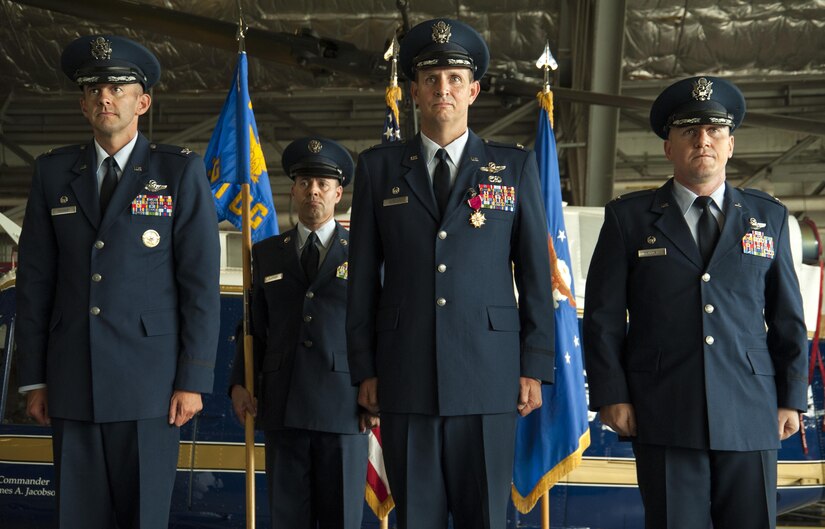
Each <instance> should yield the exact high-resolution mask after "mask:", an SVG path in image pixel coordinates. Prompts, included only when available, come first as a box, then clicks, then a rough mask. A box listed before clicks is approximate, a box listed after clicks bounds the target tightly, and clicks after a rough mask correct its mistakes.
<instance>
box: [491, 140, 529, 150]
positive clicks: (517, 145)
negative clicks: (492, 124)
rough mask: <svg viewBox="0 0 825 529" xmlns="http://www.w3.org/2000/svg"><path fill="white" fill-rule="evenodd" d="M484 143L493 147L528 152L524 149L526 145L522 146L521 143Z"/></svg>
mask: <svg viewBox="0 0 825 529" xmlns="http://www.w3.org/2000/svg"><path fill="white" fill-rule="evenodd" d="M484 143H485V144H487V145H489V146H491V147H506V148H508V149H517V150H519V151H524V150H526V149H525V148H524V145H522V144H520V143H501V142H498V141H493V140H484Z"/></svg>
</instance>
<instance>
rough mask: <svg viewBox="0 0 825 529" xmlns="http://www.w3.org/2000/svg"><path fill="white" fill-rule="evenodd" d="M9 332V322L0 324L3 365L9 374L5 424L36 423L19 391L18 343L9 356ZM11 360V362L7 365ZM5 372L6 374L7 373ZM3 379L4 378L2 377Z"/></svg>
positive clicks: (4, 414)
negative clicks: (29, 414) (27, 410)
mask: <svg viewBox="0 0 825 529" xmlns="http://www.w3.org/2000/svg"><path fill="white" fill-rule="evenodd" d="M7 332H8V324H5V323H4V324H3V325H0V347H2V358H3V362H2V364H0V365H2V366H3V367H4V368H5V373H7V374H8V378H7V379H6V382H7V383H6V385H5V386H2V385H0V387H4V388H5V391H6V399H5V400H6V402H5V405H6V406H5V411H4V413H3V424H35V422H34V420H33V419H31V418H30V417H28V416H27V415H26V397H25V396H24V395H21V394H20V393H19V392H18V391H17V359H16V357H15V356H16V355H15V352H16V351H17V344H16V343H15V344H13V345H12V350H11V358H9V351H8V348H7V345H8V344H7V343H6V334H7ZM9 360H11V364H10V365H7V364H8V362H9ZM5 373H4V374H5ZM0 381H2V379H0Z"/></svg>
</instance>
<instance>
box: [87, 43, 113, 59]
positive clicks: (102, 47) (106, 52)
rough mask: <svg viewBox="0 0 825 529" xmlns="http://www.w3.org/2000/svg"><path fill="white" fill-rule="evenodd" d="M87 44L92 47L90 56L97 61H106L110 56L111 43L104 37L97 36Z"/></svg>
mask: <svg viewBox="0 0 825 529" xmlns="http://www.w3.org/2000/svg"><path fill="white" fill-rule="evenodd" d="M89 44H90V45H91V47H92V57H94V58H95V59H97V60H98V61H108V60H109V59H111V58H112V43H111V42H109V41H108V40H106V39H105V38H104V37H98V38H96V39H95V40H93V41H92V42H90V43H89Z"/></svg>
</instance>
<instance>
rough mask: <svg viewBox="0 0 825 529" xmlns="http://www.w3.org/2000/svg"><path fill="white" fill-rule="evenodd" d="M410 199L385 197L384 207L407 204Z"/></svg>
mask: <svg viewBox="0 0 825 529" xmlns="http://www.w3.org/2000/svg"><path fill="white" fill-rule="evenodd" d="M409 201H410V199H409V197H398V198H387V199H384V207H387V206H397V205H399V204H406V203H407V202H409Z"/></svg>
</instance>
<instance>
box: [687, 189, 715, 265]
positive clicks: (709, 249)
mask: <svg viewBox="0 0 825 529" xmlns="http://www.w3.org/2000/svg"><path fill="white" fill-rule="evenodd" d="M712 202H713V199H712V198H710V197H696V200H694V201H693V205H695V206H696V207H697V208H700V209H701V210H702V215H700V216H699V223H698V224H697V225H696V235H697V242H698V243H699V252H700V253H701V254H702V259H704V260H705V264H707V263H708V261H710V256H711V255H712V254H713V249H714V248H715V247H716V241H717V240H718V239H719V223H718V222H716V217H714V216H713V212H712V211H711V210H710V205H711V203H712Z"/></svg>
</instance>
